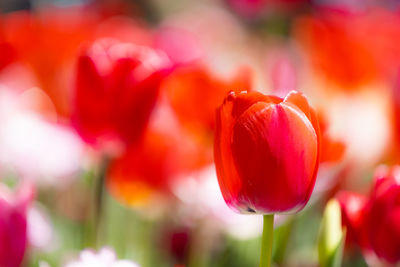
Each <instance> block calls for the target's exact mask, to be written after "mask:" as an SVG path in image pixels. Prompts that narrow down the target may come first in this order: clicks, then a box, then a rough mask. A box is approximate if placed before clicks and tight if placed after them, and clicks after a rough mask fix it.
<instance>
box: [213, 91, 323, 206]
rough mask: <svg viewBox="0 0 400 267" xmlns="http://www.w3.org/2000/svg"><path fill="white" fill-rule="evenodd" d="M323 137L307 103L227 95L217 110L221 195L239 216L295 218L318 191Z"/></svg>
mask: <svg viewBox="0 0 400 267" xmlns="http://www.w3.org/2000/svg"><path fill="white" fill-rule="evenodd" d="M319 135H320V133H319V126H318V121H317V118H316V115H315V112H314V110H313V109H312V108H311V107H310V106H309V104H308V101H307V99H306V97H305V96H304V95H303V94H301V93H298V92H295V91H292V92H291V93H289V94H288V95H287V96H286V98H285V99H281V98H279V97H275V96H266V95H263V94H260V93H256V92H253V93H246V92H242V93H238V94H236V93H234V92H231V93H229V95H228V97H227V98H226V99H225V100H224V103H223V104H222V106H221V107H220V108H219V109H218V110H217V128H216V136H215V147H214V156H215V157H214V158H215V165H216V170H217V175H218V180H219V184H220V188H221V191H222V195H223V196H224V199H225V201H226V203H227V204H228V206H230V207H231V208H232V209H234V210H236V211H240V212H244V213H245V212H256V213H279V212H285V213H288V212H297V211H299V210H301V209H302V208H303V207H304V206H305V205H306V204H307V202H308V200H309V198H310V196H311V193H312V191H313V188H314V184H315V179H316V174H317V170H318V165H319V156H320V152H319V151H320V136H319Z"/></svg>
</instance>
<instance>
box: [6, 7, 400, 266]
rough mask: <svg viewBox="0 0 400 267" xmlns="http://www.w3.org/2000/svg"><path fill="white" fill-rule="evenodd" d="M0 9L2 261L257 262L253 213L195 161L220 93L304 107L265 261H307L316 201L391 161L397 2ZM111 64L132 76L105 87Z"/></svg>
mask: <svg viewBox="0 0 400 267" xmlns="http://www.w3.org/2000/svg"><path fill="white" fill-rule="evenodd" d="M0 10H1V15H0V184H1V192H0V195H1V201H0V202H1V203H0V243H2V244H0V258H1V257H2V256H1V254H2V253H3V257H4V255H5V254H6V253H11V252H9V251H7V247H9V245H7V244H8V243H7V242H10V240H11V239H12V240H17V241H16V242H20V246H19V249H20V252H19V254H21V253H22V254H23V262H22V263H21V265H20V266H32V267H33V266H40V267H45V266H67V264H68V263H70V262H71V261H74V260H76V259H77V258H79V253H80V252H81V251H82V250H84V249H87V248H91V249H93V251H92V252H91V253H97V252H95V251H101V249H102V248H106V250H107V251H106V252H105V250H104V249H103V252H102V253H104V254H107V253H109V255H112V254H113V253H115V254H114V255H112V256H111V258H113V257H114V256H115V257H117V258H119V259H126V260H129V261H131V262H135V263H137V264H138V265H140V266H143V267H150V266H158V267H163V266H196V267H203V266H230V267H235V266H241V267H243V266H258V263H259V256H260V252H259V247H260V243H261V239H260V235H261V228H262V217H261V216H259V215H240V214H236V213H234V212H233V211H231V210H230V209H229V208H228V207H227V206H226V204H225V202H224V200H223V198H222V195H221V193H220V190H219V187H218V182H217V178H216V173H215V167H214V163H213V134H214V129H215V122H214V114H215V109H216V108H217V107H218V106H219V105H220V104H221V103H222V101H223V99H224V97H225V96H226V95H227V93H228V92H229V91H231V90H234V91H245V90H247V91H250V90H254V91H260V92H262V93H266V94H274V95H278V96H280V97H284V96H285V95H286V94H287V93H288V92H289V91H291V90H298V91H301V92H303V93H304V94H306V95H307V97H308V98H309V100H310V103H312V105H313V106H314V108H315V109H316V110H317V112H318V116H319V120H320V124H321V131H322V136H323V138H322V142H323V143H322V144H323V145H322V146H323V152H322V157H321V165H320V169H319V173H318V178H317V183H316V187H315V190H314V193H313V195H312V198H311V200H310V202H309V204H308V205H307V207H306V208H305V209H304V210H303V211H301V212H300V213H298V214H296V215H279V216H276V220H275V241H274V242H275V243H274V256H273V257H274V262H275V264H276V265H277V266H318V264H319V263H318V250H317V244H318V235H319V229H320V224H321V218H322V213H323V210H324V207H325V204H326V202H327V201H328V200H329V199H330V198H332V197H333V196H335V195H336V194H337V192H339V191H341V190H352V191H355V192H359V193H366V192H368V191H369V190H370V186H371V180H372V177H373V173H374V170H375V168H376V167H377V166H379V165H381V164H395V163H397V162H398V159H399V153H398V152H399V126H400V125H399V122H400V121H399V115H400V114H399V112H400V106H399V105H400V93H399V90H400V87H399V86H400V84H399V82H400V80H399V78H400V76H399V73H400V72H399V63H400V46H399V42H400V12H399V9H398V1H395V0H393V1H390V0H379V1H378V0H376V1H373V0H369V1H366V0H363V1H361V0H352V1H344V0H343V1H342V0H201V1H200V0H136V1H134V0H131V1H129V0H102V1H101V0H99V1H89V0H88V1H83V0H81V1H80V0H73V1H72V0H69V1H68V0H64V1H62V0H59V1H56V0H30V1H29V0H1V2H0ZM118 45H120V46H118ZM124 45H125V46H126V47H128V48H129V49H133V50H132V51H135V52H132V51H131V50H129V49H127V50H125V48H121V47H124ZM117 46H118V47H117ZM131 46H132V47H133V48H132V47H131ZM110 47H111V48H110ZM112 47H114V48H115V47H117V48H115V49H114V50H113V48H112ZM127 51H128V52H127ZM138 51H139V52H138ZM124 53H127V54H128V55H129V56H128V57H130V58H133V61H132V62H133V63H132V62H130V63H129V64H131V63H132V64H133V65H134V67H132V69H133V70H136V72H137V73H139V72H140V73H139V74H140V75H139V74H138V75H136V74H137V73H136V74H135V75H136V76H134V77H133V76H132V77H130V76H129V79H126V80H124V81H123V82H121V81H120V80H118V79H120V78H115V77H120V76H118V75H122V76H123V75H128V74H124V72H123V71H124V70H123V69H122V70H120V69H115V68H114V69H113V64H114V63H115V62H116V59H115V58H118V57H121V55H122V56H126V55H127V54H124ZM88 58H89V60H88ZM85 60H88V61H85ZM90 60H92V61H90ZM85 62H86V63H85ZM87 62H89V63H87ZM90 62H95V63H94V64H95V65H96V67H97V68H98V73H100V74H99V77H103V78H98V77H97V76H96V77H95V75H94V74H93V73H94V72H93V70H92V69H91V66H89V65H90ZM85 64H86V65H85ZM135 64H136V65H135ZM137 65H138V66H139V67H136V66H137ZM121 68H122V67H121ZM128 69H129V68H128ZM132 69H129V70H130V71H131V70H132ZM91 75H92V76H91ZM129 75H130V74H129ZM104 77H108V78H104ZM124 77H125V76H124ZM143 77H144V78H143ZM149 77H150V78H149ZM154 77H155V78H154ZM146 79H150V81H148V80H146ZM143 81H146V82H147V83H146V82H143ZM121 88H122V89H121ZM132 88H133V89H132ZM135 88H136V89H135ZM137 88H141V89H140V90H142V91H143V92H142V91H141V92H142V93H138V94H136V95H135V94H131V93H130V91H129V90H138V89H137ZM121 90H125V91H123V92H120V91H121ZM149 90H150V91H151V90H153V93H152V94H151V96H150V95H149V94H150V93H148V92H149ZM100 91H101V93H99V92H100ZM104 92H106V93H104ZM146 101H147V102H146ZM3 202H4V203H3ZM2 210H4V212H2ZM7 212H9V213H7ZM10 212H11V213H12V214H14V215H13V216H17V217H18V218H19V219H17V223H16V222H15V221H13V220H15V218H14V217H13V218H14V219H10V216H9V214H10ZM4 214H8V215H4ZM15 214H17V215H15ZM7 216H9V217H7ZM11 217H12V216H11ZM10 222H11V223H10ZM19 223H20V224H19ZM7 224H8V225H10V224H11V225H12V226H11V227H9V228H7V227H6V226H5V225H7ZM1 227H3V229H5V230H1ZM399 253H400V252H399ZM17 254H18V253H17ZM89 254H90V253H89ZM7 255H11V254H7ZM367 262H370V263H369V265H370V266H377V265H374V264H375V263H371V262H374V261H373V260H372V261H369V260H368V257H365V255H364V256H363V253H362V252H361V250H360V249H358V248H355V249H347V248H345V252H344V257H343V266H367ZM14 264H16V263H14ZM127 264H128V263H127ZM8 266H10V267H13V266H14V267H17V266H18V264H17V265H12V264H11V265H7V266H5V267H8ZM70 266H75V265H70ZM76 266H112V265H111V264H110V265H106V264H105V265H100V264H98V265H96V264H95V265H76ZM127 266H130V265H127Z"/></svg>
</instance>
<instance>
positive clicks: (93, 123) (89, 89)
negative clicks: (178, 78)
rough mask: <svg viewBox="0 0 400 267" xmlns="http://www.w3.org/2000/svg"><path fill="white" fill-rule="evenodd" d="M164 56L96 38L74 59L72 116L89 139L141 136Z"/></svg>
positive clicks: (164, 64)
mask: <svg viewBox="0 0 400 267" xmlns="http://www.w3.org/2000/svg"><path fill="white" fill-rule="evenodd" d="M168 68H169V63H168V60H167V59H166V58H165V57H163V56H162V54H160V53H158V52H157V51H155V50H153V49H151V48H149V47H145V46H138V45H134V44H131V43H122V42H119V41H116V40H111V39H101V40H98V41H96V42H95V43H93V44H92V45H91V46H90V47H88V48H87V49H86V50H85V51H84V52H83V53H82V54H81V55H80V56H79V58H78V63H77V75H76V85H75V92H74V99H73V114H72V121H73V124H74V126H75V127H76V129H77V130H78V132H79V133H80V135H81V136H82V137H83V139H84V140H86V141H87V142H89V143H91V144H94V145H96V144H101V143H102V142H104V141H105V142H107V141H122V142H123V143H125V144H131V143H134V142H136V141H138V139H139V138H140V137H141V136H142V133H143V130H144V129H145V126H146V125H147V122H148V119H149V116H150V113H151V111H152V109H153V107H154V105H155V102H156V99H157V96H158V93H159V88H160V84H161V81H162V80H163V78H164V77H165V76H166V75H167V73H168Z"/></svg>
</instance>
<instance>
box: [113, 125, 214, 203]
mask: <svg viewBox="0 0 400 267" xmlns="http://www.w3.org/2000/svg"><path fill="white" fill-rule="evenodd" d="M209 162H210V158H209V156H208V154H207V148H204V147H203V146H202V144H200V143H196V142H194V140H193V139H192V138H190V137H189V136H187V135H185V133H184V132H179V131H178V130H177V129H173V130H172V131H171V132H169V133H168V132H163V131H160V130H157V129H155V128H154V127H150V129H148V130H147V132H146V134H145V135H144V138H143V140H142V142H140V143H138V144H137V145H136V146H131V147H129V149H128V150H127V151H126V152H125V153H124V154H123V155H121V156H120V157H118V158H117V159H115V160H113V161H112V162H111V164H110V167H109V170H108V176H107V188H108V190H109V191H110V193H111V194H112V195H113V196H114V197H115V198H116V199H117V200H119V201H120V202H122V203H124V204H127V205H130V206H142V205H146V204H148V203H151V201H152V199H153V197H154V196H157V195H164V196H170V195H171V193H172V190H173V187H174V185H175V182H176V181H177V179H180V178H181V177H182V175H183V176H184V175H185V174H188V173H189V172H191V171H194V170H197V169H199V168H200V167H202V166H205V165H206V164H208V163H209Z"/></svg>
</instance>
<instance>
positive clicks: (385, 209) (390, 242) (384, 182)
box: [366, 166, 400, 264]
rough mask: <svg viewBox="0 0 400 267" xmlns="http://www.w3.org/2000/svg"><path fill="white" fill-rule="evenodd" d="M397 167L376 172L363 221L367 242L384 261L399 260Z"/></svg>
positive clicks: (398, 182)
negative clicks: (364, 220)
mask: <svg viewBox="0 0 400 267" xmlns="http://www.w3.org/2000/svg"><path fill="white" fill-rule="evenodd" d="M399 172H400V167H399V166H396V167H393V168H391V169H385V170H383V171H382V172H380V173H378V174H377V175H376V178H377V179H376V183H375V187H374V189H373V191H372V194H371V196H370V201H369V212H368V217H367V221H366V227H367V231H368V237H369V241H370V245H371V248H372V250H373V251H374V252H375V254H376V255H377V256H378V257H379V258H381V259H383V260H385V261H386V262H388V263H392V264H396V263H399V262H400V223H399V222H400V176H399Z"/></svg>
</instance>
